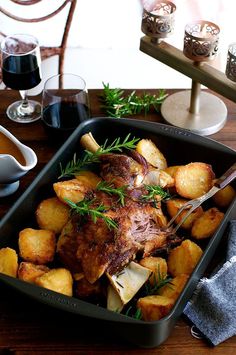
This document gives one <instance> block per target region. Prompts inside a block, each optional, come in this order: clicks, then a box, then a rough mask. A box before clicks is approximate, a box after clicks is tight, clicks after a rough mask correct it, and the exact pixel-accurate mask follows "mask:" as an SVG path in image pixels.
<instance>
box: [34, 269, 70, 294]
mask: <svg viewBox="0 0 236 355" xmlns="http://www.w3.org/2000/svg"><path fill="white" fill-rule="evenodd" d="M35 283H36V285H38V286H41V287H45V288H48V289H49V290H52V291H55V292H59V293H62V294H63V295H67V296H72V287H73V279H72V276H71V273H70V271H69V270H67V269H64V268H59V269H51V270H50V271H48V272H46V273H44V274H43V275H41V276H39V277H37V278H36V279H35Z"/></svg>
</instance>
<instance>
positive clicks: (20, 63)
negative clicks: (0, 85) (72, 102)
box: [1, 34, 41, 123]
mask: <svg viewBox="0 0 236 355" xmlns="http://www.w3.org/2000/svg"><path fill="white" fill-rule="evenodd" d="M1 63H2V80H3V82H4V84H5V85H6V87H8V88H10V89H13V90H19V92H20V95H21V98H22V100H20V101H16V102H14V103H12V104H11V105H10V106H9V107H8V108H7V116H8V117H9V118H10V119H11V120H13V121H16V122H20V123H29V122H33V121H36V120H38V119H39V118H40V117H41V105H40V103H39V102H37V101H34V100H28V98H27V90H29V89H32V88H34V87H35V86H37V85H38V84H39V83H40V81H41V69H40V64H41V57H40V48H39V43H38V40H37V39H36V38H35V37H34V36H31V35H28V34H15V35H11V36H8V37H6V38H4V39H3V40H2V42H1Z"/></svg>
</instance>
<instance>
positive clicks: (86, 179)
mask: <svg viewBox="0 0 236 355" xmlns="http://www.w3.org/2000/svg"><path fill="white" fill-rule="evenodd" d="M76 179H77V180H78V181H80V182H81V183H82V184H84V185H86V186H88V187H89V188H91V189H95V188H96V186H97V184H98V183H99V182H100V181H101V178H100V177H99V176H98V175H96V174H94V173H93V172H92V171H89V170H84V171H80V173H79V175H77V176H76Z"/></svg>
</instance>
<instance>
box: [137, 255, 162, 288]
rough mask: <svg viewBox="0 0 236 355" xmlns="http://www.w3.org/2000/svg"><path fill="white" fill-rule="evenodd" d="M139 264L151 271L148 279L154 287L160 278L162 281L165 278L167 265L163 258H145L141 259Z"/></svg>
mask: <svg viewBox="0 0 236 355" xmlns="http://www.w3.org/2000/svg"><path fill="white" fill-rule="evenodd" d="M139 264H140V265H142V266H144V267H146V268H148V269H150V270H152V274H151V276H150V277H149V281H150V284H151V285H155V283H157V282H158V280H159V279H160V277H161V278H162V279H163V278H166V276H167V263H166V260H165V259H163V258H160V257H155V256H147V257H146V258H143V259H141V260H140V262H139Z"/></svg>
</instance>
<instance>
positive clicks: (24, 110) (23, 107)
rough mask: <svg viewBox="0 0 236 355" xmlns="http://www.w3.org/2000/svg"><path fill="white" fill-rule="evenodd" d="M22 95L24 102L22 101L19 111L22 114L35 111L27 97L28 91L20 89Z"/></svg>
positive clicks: (25, 114) (26, 114)
mask: <svg viewBox="0 0 236 355" xmlns="http://www.w3.org/2000/svg"><path fill="white" fill-rule="evenodd" d="M20 96H21V98H22V102H21V104H20V106H19V107H18V112H19V114H20V115H21V116H28V115H30V114H31V113H32V112H34V108H33V107H32V106H31V105H30V104H29V101H28V97H27V91H26V90H20Z"/></svg>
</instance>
